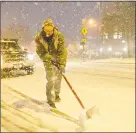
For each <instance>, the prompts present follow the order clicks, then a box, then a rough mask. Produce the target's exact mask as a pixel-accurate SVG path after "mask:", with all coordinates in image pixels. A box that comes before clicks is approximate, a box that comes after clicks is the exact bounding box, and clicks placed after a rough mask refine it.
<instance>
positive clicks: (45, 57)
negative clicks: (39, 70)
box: [43, 53, 52, 62]
mask: <svg viewBox="0 0 136 133" xmlns="http://www.w3.org/2000/svg"><path fill="white" fill-rule="evenodd" d="M51 59H52V55H50V54H48V53H47V54H45V55H44V57H43V61H45V62H50V61H51Z"/></svg>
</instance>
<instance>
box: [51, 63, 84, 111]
mask: <svg viewBox="0 0 136 133" xmlns="http://www.w3.org/2000/svg"><path fill="white" fill-rule="evenodd" d="M52 64H53V65H54V66H56V67H57V68H58V69H59V67H58V64H59V63H56V62H53V61H52ZM61 74H62V76H63V78H64V79H65V81H66V83H67V84H68V86H69V88H70V89H71V91H72V92H73V94H74V96H75V97H76V99H77V100H78V102H79V103H80V105H81V106H82V108H83V109H85V107H84V105H83V103H82V101H81V100H80V98H79V97H78V95H77V94H76V92H75V91H74V89H73V88H72V86H71V84H70V83H69V81H68V80H67V78H66V76H65V75H64V74H63V73H62V72H61Z"/></svg>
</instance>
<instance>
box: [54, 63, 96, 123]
mask: <svg viewBox="0 0 136 133" xmlns="http://www.w3.org/2000/svg"><path fill="white" fill-rule="evenodd" d="M52 64H53V65H54V66H55V67H57V68H58V70H60V69H59V66H58V65H59V63H56V62H54V61H52ZM61 74H62V76H63V78H64V79H65V81H66V83H67V84H68V86H69V88H70V89H71V91H72V92H73V94H74V96H75V97H76V99H77V100H78V102H79V104H80V105H81V107H82V109H83V112H82V113H81V114H80V116H79V121H80V123H81V124H82V125H83V124H84V120H85V119H89V118H92V115H93V114H94V113H95V112H96V108H95V106H93V107H92V108H90V109H88V110H86V109H85V106H84V105H83V103H82V101H81V100H80V98H79V97H78V95H77V94H76V92H75V91H74V89H73V87H72V86H71V84H70V82H69V81H68V79H67V78H66V76H65V75H64V74H63V73H62V72H61Z"/></svg>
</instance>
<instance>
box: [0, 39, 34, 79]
mask: <svg viewBox="0 0 136 133" xmlns="http://www.w3.org/2000/svg"><path fill="white" fill-rule="evenodd" d="M33 58H34V57H33V54H31V53H28V52H27V51H25V50H23V49H22V48H21V47H20V46H19V45H18V40H17V39H1V77H2V76H3V75H5V74H9V73H12V72H15V71H21V70H24V71H25V72H26V74H28V75H30V74H33V72H34V61H33Z"/></svg>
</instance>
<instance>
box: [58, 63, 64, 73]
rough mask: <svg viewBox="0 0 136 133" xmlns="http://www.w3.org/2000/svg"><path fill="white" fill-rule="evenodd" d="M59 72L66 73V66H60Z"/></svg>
mask: <svg viewBox="0 0 136 133" xmlns="http://www.w3.org/2000/svg"><path fill="white" fill-rule="evenodd" d="M59 70H60V72H61V73H63V74H64V73H65V66H64V65H59Z"/></svg>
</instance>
